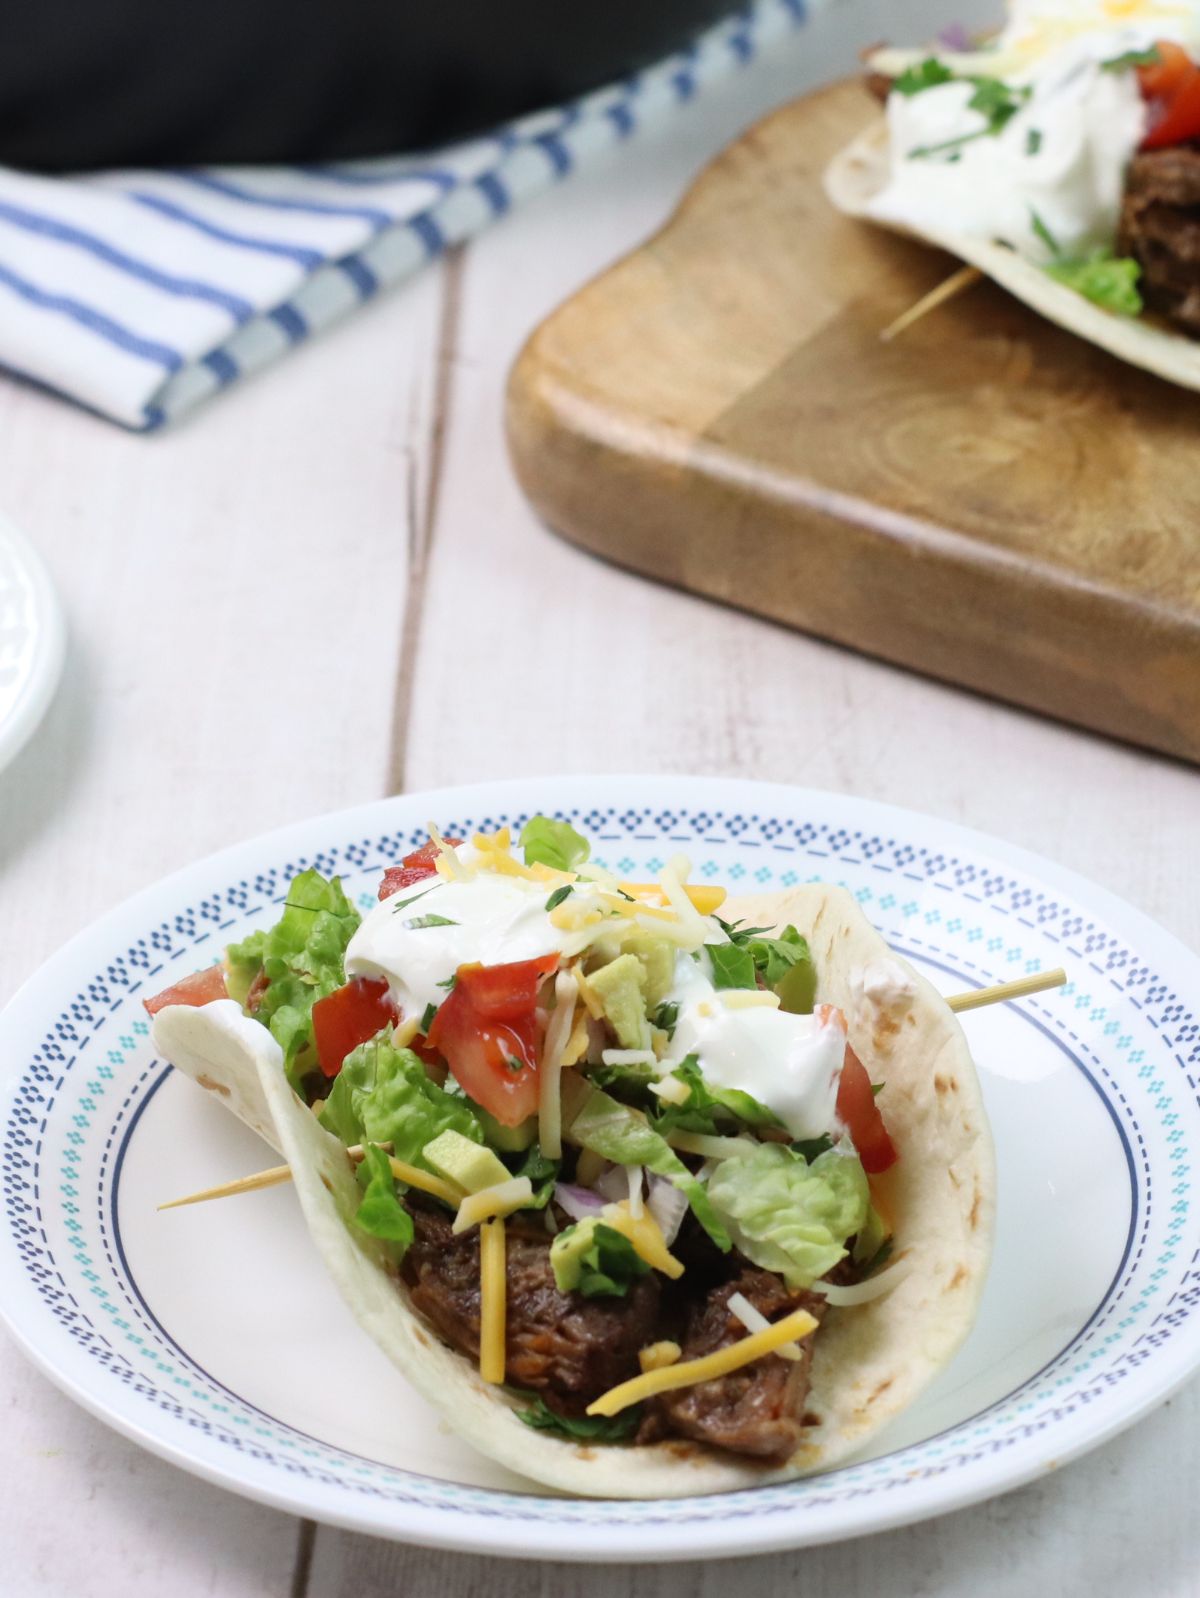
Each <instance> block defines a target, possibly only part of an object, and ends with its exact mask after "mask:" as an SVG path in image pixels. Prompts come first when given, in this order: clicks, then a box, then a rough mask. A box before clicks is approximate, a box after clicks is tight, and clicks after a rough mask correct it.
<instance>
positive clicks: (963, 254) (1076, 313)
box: [825, 117, 1200, 389]
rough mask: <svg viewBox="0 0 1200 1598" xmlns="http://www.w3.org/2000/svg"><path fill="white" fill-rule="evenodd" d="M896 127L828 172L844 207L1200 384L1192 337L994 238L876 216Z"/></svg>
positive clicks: (861, 144) (849, 152) (1182, 380)
mask: <svg viewBox="0 0 1200 1598" xmlns="http://www.w3.org/2000/svg"><path fill="white" fill-rule="evenodd" d="M888 175H889V168H888V125H887V119H886V117H880V118H879V119H878V120H877V121H875V122H873V123H872V124H871V126H870V127H869V128H867V129H866V131H865V132H864V133H861V134H859V136H858V138H856V139H855V140H854V142H853V143H852V144H849V145H847V147H846V148H845V149H844V150H842V151H841V152H840V154H838V155H836V156H834V158H833V160H832V161H831V162H830V164H829V166H828V167H827V168H826V170H825V192H826V194H827V195H828V196H829V198H830V200H832V202H833V204H834V205H835V206H836V207H837V208H838V210H839V211H844V212H845V213H846V214H847V215H848V216H857V217H863V218H865V219H866V220H867V221H869V222H874V223H875V224H876V225H877V226H879V227H886V228H890V229H891V230H892V231H893V232H895V233H905V234H908V235H909V236H910V237H912V238H919V239H924V240H925V241H926V243H928V244H936V245H937V246H938V247H939V248H940V249H943V250H947V251H949V253H950V254H951V255H957V256H959V257H960V258H961V259H962V260H964V261H968V262H969V263H970V264H971V265H972V266H977V267H978V268H979V270H980V271H981V272H984V273H986V274H987V276H988V277H990V278H992V279H993V281H994V282H996V283H999V284H1000V286H1001V288H1005V289H1007V290H1008V292H1009V293H1010V294H1013V295H1015V296H1016V298H1017V299H1019V300H1023V301H1024V303H1025V304H1026V305H1028V306H1029V308H1030V310H1033V311H1036V312H1037V313H1038V315H1039V316H1044V317H1045V318H1046V319H1047V321H1050V322H1054V323H1056V324H1057V325H1058V326H1059V327H1062V328H1066V330H1067V331H1068V332H1069V333H1076V334H1078V336H1079V337H1080V338H1083V339H1087V341H1088V343H1089V344H1098V345H1099V346H1100V348H1101V349H1104V350H1107V351H1108V352H1109V354H1110V355H1115V356H1116V357H1117V359H1118V360H1121V361H1127V362H1128V363H1129V365H1131V366H1140V367H1142V368H1143V370H1144V371H1147V372H1153V373H1155V375H1156V376H1158V377H1163V378H1166V380H1167V382H1168V383H1176V384H1178V385H1179V386H1180V387H1182V388H1193V389H1200V342H1198V341H1197V340H1195V339H1190V338H1185V337H1184V336H1183V334H1182V333H1175V332H1172V331H1170V329H1168V328H1167V327H1165V326H1161V325H1159V324H1158V323H1155V322H1153V321H1151V320H1149V319H1147V318H1145V317H1131V316H1117V315H1115V314H1114V313H1113V312H1111V311H1105V310H1102V309H1101V307H1100V306H1099V305H1094V304H1093V303H1092V302H1091V300H1085V299H1084V297H1083V295H1082V294H1077V293H1076V292H1075V291H1074V289H1069V288H1067V287H1066V285H1065V284H1063V283H1058V282H1056V281H1055V279H1054V278H1052V277H1051V276H1050V275H1049V273H1047V272H1043V271H1042V269H1041V268H1040V267H1038V266H1035V265H1034V264H1033V262H1032V261H1027V260H1025V258H1024V257H1023V256H1021V255H1018V254H1017V252H1016V251H1015V250H1010V249H1008V248H1007V247H1006V246H1004V245H1003V244H994V243H992V242H991V241H990V240H988V239H977V238H969V237H967V236H965V235H964V234H961V233H955V232H953V231H951V230H948V229H947V230H943V229H940V228H939V229H933V228H923V229H920V230H917V229H915V228H908V227H903V226H901V224H899V223H897V222H892V221H888V220H884V219H883V218H881V217H876V216H874V215H872V213H871V209H870V207H871V201H872V200H873V199H874V198H875V196H876V195H877V194H878V193H879V192H880V190H881V189H882V188H883V187H884V185H885V184H886V183H887V180H888Z"/></svg>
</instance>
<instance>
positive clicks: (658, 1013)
mask: <svg viewBox="0 0 1200 1598" xmlns="http://www.w3.org/2000/svg"><path fill="white" fill-rule="evenodd" d="M678 1021H679V1006H678V1005H677V1004H660V1005H659V1006H658V1008H657V1009H656V1010H655V1011H654V1013H653V1014H652V1015H651V1017H650V1025H651V1026H653V1027H657V1028H658V1030H659V1031H660V1032H665V1033H666V1034H667V1036H668V1037H669V1038H670V1037H674V1035H675V1027H676V1025H677V1024H678Z"/></svg>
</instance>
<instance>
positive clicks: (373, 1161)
mask: <svg viewBox="0 0 1200 1598" xmlns="http://www.w3.org/2000/svg"><path fill="white" fill-rule="evenodd" d="M364 1175H365V1176H366V1179H367V1185H366V1190H365V1192H364V1193H363V1196H362V1203H361V1204H360V1205H359V1206H358V1209H357V1210H356V1211H355V1212H354V1224H355V1226H357V1227H358V1229H359V1231H361V1232H367V1233H369V1234H370V1235H371V1236H372V1237H379V1238H382V1239H383V1240H384V1242H386V1243H394V1244H395V1245H396V1247H397V1250H398V1252H399V1254H401V1255H403V1253H404V1251H405V1249H406V1248H407V1247H408V1245H409V1244H410V1243H411V1242H412V1240H413V1231H414V1228H413V1219H412V1216H411V1215H410V1214H409V1213H408V1211H407V1210H406V1209H405V1208H404V1205H403V1204H401V1202H400V1200H399V1198H398V1197H397V1195H396V1179H395V1177H393V1175H392V1167H391V1164H390V1162H389V1160H388V1157H387V1155H386V1154H385V1153H384V1152H383V1150H382V1149H381V1148H379V1147H377V1145H376V1144H374V1143H368V1144H366V1145H365V1147H364V1148H363V1158H362V1164H361V1165H360V1166H359V1181H360V1182H361V1181H362V1179H363V1176H364Z"/></svg>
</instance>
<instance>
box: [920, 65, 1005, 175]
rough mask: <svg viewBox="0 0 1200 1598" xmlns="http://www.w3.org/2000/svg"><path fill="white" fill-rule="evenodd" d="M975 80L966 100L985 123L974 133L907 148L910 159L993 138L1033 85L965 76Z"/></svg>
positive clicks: (925, 157)
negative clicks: (973, 90) (972, 92)
mask: <svg viewBox="0 0 1200 1598" xmlns="http://www.w3.org/2000/svg"><path fill="white" fill-rule="evenodd" d="M962 81H964V82H966V83H971V84H974V86H975V92H974V94H973V95H972V96H971V98H970V99H969V100H968V101H967V106H968V108H969V109H970V110H972V111H978V112H979V114H980V116H982V117H984V118H986V125H985V126H984V127H982V128H977V129H976V130H975V131H974V132H973V133H960V134H959V135H958V136H957V138H953V139H943V140H942V141H941V143H939V144H922V145H919V146H918V147H917V149H915V150H910V151H909V152H908V158H909V160H910V161H921V160H925V159H927V158H928V157H929V156H931V155H941V154H942V153H943V152H944V151H947V150H957V149H959V148H960V146H962V145H964V144H972V143H974V141H975V140H976V139H990V138H994V137H995V136H996V135H997V134H998V133H1000V132H1002V131H1003V130H1004V129H1005V128H1006V127H1007V126H1008V124H1009V123H1010V122H1011V121H1012V119H1013V117H1015V116H1016V114H1017V112H1018V111H1019V110H1020V109H1021V107H1022V106H1023V105H1024V104H1025V102H1026V101H1027V100H1028V99H1029V96H1030V95H1031V94H1032V93H1033V90H1032V89H1031V88H1028V87H1026V86H1022V85H1016V86H1014V85H1013V84H1009V83H1005V82H1004V80H1003V79H1002V78H966V79H963V80H962Z"/></svg>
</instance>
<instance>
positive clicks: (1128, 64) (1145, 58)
mask: <svg viewBox="0 0 1200 1598" xmlns="http://www.w3.org/2000/svg"><path fill="white" fill-rule="evenodd" d="M1161 60H1162V57H1161V56H1160V55H1159V52H1158V46H1157V45H1156V44H1152V45H1151V46H1150V48H1149V49H1148V50H1126V51H1125V52H1124V54H1123V55H1115V56H1113V57H1112V59H1111V60H1110V61H1101V63H1100V70H1101V72H1128V71H1130V70H1131V69H1132V68H1134V67H1152V66H1154V65H1155V64H1156V62H1158V61H1161Z"/></svg>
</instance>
